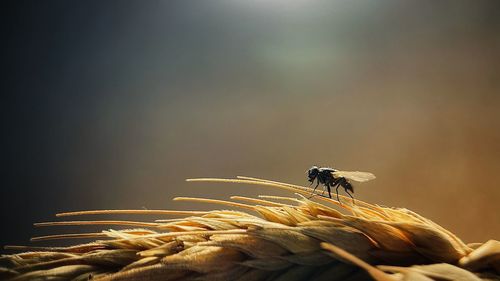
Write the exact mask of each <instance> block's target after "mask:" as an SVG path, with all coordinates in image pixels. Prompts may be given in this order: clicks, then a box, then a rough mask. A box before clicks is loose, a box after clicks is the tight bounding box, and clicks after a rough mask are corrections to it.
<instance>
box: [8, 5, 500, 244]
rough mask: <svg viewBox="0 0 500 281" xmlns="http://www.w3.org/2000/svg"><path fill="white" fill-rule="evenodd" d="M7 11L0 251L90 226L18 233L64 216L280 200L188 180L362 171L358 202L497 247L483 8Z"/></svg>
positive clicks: (494, 114) (499, 191)
mask: <svg viewBox="0 0 500 281" xmlns="http://www.w3.org/2000/svg"><path fill="white" fill-rule="evenodd" d="M3 6H4V8H3V9H1V10H2V12H1V13H2V14H3V15H2V17H1V19H0V21H1V22H2V29H3V32H2V37H3V40H2V52H1V56H2V58H1V59H2V68H4V71H3V73H4V74H3V75H2V83H1V87H2V89H1V92H2V95H3V96H4V98H2V102H1V105H2V106H1V107H2V110H1V114H2V123H3V126H2V128H3V129H2V138H1V139H2V145H1V148H2V152H1V155H2V157H1V159H2V162H3V165H4V168H3V169H2V176H1V204H0V205H1V211H0V214H1V220H2V231H1V234H0V235H1V237H0V244H1V245H5V244H10V245H12V244H21V245H25V244H29V241H28V240H29V238H30V237H32V236H39V235H45V234H49V233H50V234H53V233H74V232H81V231H93V230H99V229H101V228H100V227H99V228H91V227H90V228H78V227H64V228H51V229H41V228H40V229H35V228H34V227H33V226H32V223H34V222H40V221H52V220H56V218H54V217H53V215H54V214H55V213H57V212H62V211H70V210H87V209H114V208H123V209H132V208H138V209H142V208H147V209H157V208H164V209H185V210H189V209H191V210H202V209H211V208H221V207H219V206H214V205H203V204H189V203H183V202H172V201H171V199H172V198H173V197H175V196H198V197H202V196H203V197H209V198H218V199H225V198H228V197H229V196H230V195H245V196H257V195H259V194H268V195H269V194H272V195H285V194H287V193H284V192H281V191H279V190H274V189H266V188H262V187H255V186H244V185H231V184H227V185H220V184H200V183H186V182H185V181H184V179H185V178H191V177H234V176H236V175H247V176H255V177H261V178H268V179H272V180H278V181H283V182H288V183H294V184H304V185H305V184H307V181H306V175H305V171H306V170H307V169H308V168H309V167H310V166H311V165H313V164H315V165H319V166H331V167H335V168H339V169H343V170H360V171H370V172H373V173H375V174H376V175H377V179H376V180H375V181H372V182H369V183H364V184H358V185H355V191H356V192H355V194H354V195H355V197H356V198H358V199H361V200H365V201H369V202H372V203H376V204H381V205H386V206H395V207H406V208H408V209H411V210H413V211H416V212H418V213H420V214H422V215H424V216H426V217H428V218H430V219H432V220H434V221H435V222H437V223H439V224H441V225H443V226H444V227H446V228H448V229H449V230H451V231H453V232H454V233H456V234H457V235H458V236H459V237H461V238H462V239H464V240H465V241H466V242H484V241H486V240H488V239H493V238H495V239H499V238H500V220H499V218H498V215H499V213H500V205H499V201H500V188H499V185H500V184H499V182H500V161H499V160H500V92H499V91H500V15H499V14H500V5H499V4H498V2H497V1H449V2H447V1H445V2H442V1H440V2H434V1H305V0H303V1H299V0H296V1H285V0H250V1H232V0H224V1H222V0H221V1H115V2H113V1H105V2H103V1H93V2H92V1H90V2H89V1H80V2H74V1H71V2H69V1H31V2H23V1H10V4H9V2H4V3H3ZM224 208H225V207H224ZM93 218H96V217H93ZM99 218H105V217H103V216H101V217H99ZM127 218H129V219H155V218H157V217H140V216H137V217H135V216H128V217H127ZM76 219H89V217H85V218H76ZM111 227H113V226H109V227H107V226H105V228H111ZM61 243H62V242H58V241H56V242H48V243H46V244H49V245H54V244H56V245H59V244H61ZM35 245H44V244H43V243H39V244H35Z"/></svg>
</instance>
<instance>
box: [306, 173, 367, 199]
mask: <svg viewBox="0 0 500 281" xmlns="http://www.w3.org/2000/svg"><path fill="white" fill-rule="evenodd" d="M307 176H308V178H309V179H308V180H309V182H311V185H312V184H313V183H314V181H316V186H315V187H314V191H313V193H314V192H315V191H316V188H317V187H318V185H319V184H320V183H321V184H322V185H323V186H325V187H326V189H327V190H328V196H329V197H330V198H332V194H331V188H332V187H335V192H336V194H337V200H339V192H338V189H339V187H340V186H342V187H343V188H344V190H345V192H346V193H347V194H348V195H349V196H350V197H351V198H352V199H353V200H354V198H353V197H352V195H351V193H349V191H351V192H352V193H354V188H353V186H352V184H351V183H350V182H349V180H354V181H358V182H364V181H368V180H372V179H374V178H375V175H373V174H372V173H367V172H357V171H356V172H347V171H339V170H335V169H332V168H321V167H317V166H312V167H311V168H310V169H309V170H308V171H307ZM339 201H340V200H339Z"/></svg>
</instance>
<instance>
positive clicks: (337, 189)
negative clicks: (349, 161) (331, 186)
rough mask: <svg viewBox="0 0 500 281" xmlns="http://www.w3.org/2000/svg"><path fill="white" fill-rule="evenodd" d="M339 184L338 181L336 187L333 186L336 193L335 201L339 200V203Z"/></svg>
mask: <svg viewBox="0 0 500 281" xmlns="http://www.w3.org/2000/svg"><path fill="white" fill-rule="evenodd" d="M339 186H340V182H339V183H337V186H336V188H335V193H337V201H339V203H340V198H339ZM340 204H342V203H340Z"/></svg>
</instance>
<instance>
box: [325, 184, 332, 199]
mask: <svg viewBox="0 0 500 281" xmlns="http://www.w3.org/2000/svg"><path fill="white" fill-rule="evenodd" d="M326 188H328V197H330V198H332V191H331V190H330V184H329V183H327V184H326Z"/></svg>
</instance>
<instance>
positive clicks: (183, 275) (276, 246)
mask: <svg viewBox="0 0 500 281" xmlns="http://www.w3.org/2000/svg"><path fill="white" fill-rule="evenodd" d="M192 181H212V182H219V183H227V182H237V183H241V184H252V185H264V186H271V187H276V188H281V189H285V190H288V191H290V192H292V194H293V195H292V196H294V197H296V196H295V195H297V196H298V197H297V198H294V197H280V196H259V198H260V199H259V198H249V197H244V196H232V197H231V199H232V200H239V201H244V202H246V203H247V204H243V203H238V202H232V201H225V200H218V199H207V198H191V197H177V198H175V199H174V200H188V201H193V202H201V203H214V204H219V205H222V206H224V207H230V208H242V209H243V210H245V212H243V211H234V210H212V211H175V210H94V211H78V212H67V213H61V214H58V216H80V215H102V214H105V215H113V214H129V215H136V214H141V215H143V214H145V215H181V216H185V217H179V218H174V219H163V220H158V221H157V222H154V221H153V222H150V221H144V222H142V221H128V220H126V221H119V220H91V221H59V222H45V223H37V224H36V226H85V225H127V226H132V227H142V228H138V229H124V230H113V229H109V230H103V231H102V232H100V233H75V234H55V235H47V236H41V237H34V238H33V239H32V240H33V241H42V240H43V241H45V240H59V239H74V238H76V239H79V238H87V239H88V238H97V239H99V240H96V241H94V242H92V243H87V244H80V245H74V246H69V247H30V246H6V247H5V248H6V249H8V250H11V251H12V250H15V251H27V252H24V253H17V254H14V255H3V256H2V257H0V279H1V280H16V281H20V280H48V279H54V280H88V279H89V278H90V277H91V278H92V280H98V281H117V280H121V281H127V280H346V279H348V280H368V279H369V278H370V277H369V276H371V278H373V279H375V280H377V281H392V280H409V281H418V280H443V279H444V280H446V278H454V280H499V279H500V247H499V246H498V245H500V242H498V241H493V240H492V241H489V242H487V243H485V244H483V245H476V246H475V250H473V249H472V248H470V247H469V246H467V245H466V244H465V243H464V242H462V241H461V240H460V239H459V238H458V237H456V235H454V234H453V233H452V232H451V231H449V230H446V229H444V228H443V227H441V226H439V225H437V224H436V223H434V222H432V221H430V220H428V219H426V218H424V217H422V216H420V215H418V214H416V213H413V212H411V211H409V210H406V209H393V208H385V207H379V206H377V205H372V204H369V203H365V202H361V201H358V200H357V205H347V204H345V203H344V204H342V205H340V204H339V203H338V202H337V201H335V200H331V199H329V198H324V197H320V196H314V197H312V198H308V197H309V196H310V195H311V189H309V188H307V187H301V186H296V185H292V184H286V183H279V182H276V181H269V180H265V179H258V178H250V177H239V178H238V179H194V180H192ZM264 199H268V200H264ZM270 200H273V201H270ZM315 200H321V202H322V204H320V203H318V202H315ZM274 201H285V202H287V203H291V204H285V203H279V202H274ZM332 205H333V206H332ZM338 207H340V209H341V210H343V211H344V212H345V211H346V210H347V211H350V214H344V213H342V212H341V211H338V210H337V208H338ZM246 211H256V212H257V213H258V214H257V215H252V214H249V213H247V212H246ZM259 215H260V216H259ZM144 228H149V229H144ZM152 229H154V230H152ZM167 230H169V231H167ZM103 238H105V239H103ZM402 264H404V265H407V266H401V265H402ZM420 264H426V265H425V266H420ZM365 271H366V272H368V273H366V272H365ZM485 273H486V275H485ZM368 274H369V275H368ZM450 276H451V277H450ZM482 278H486V279H482Z"/></svg>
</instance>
